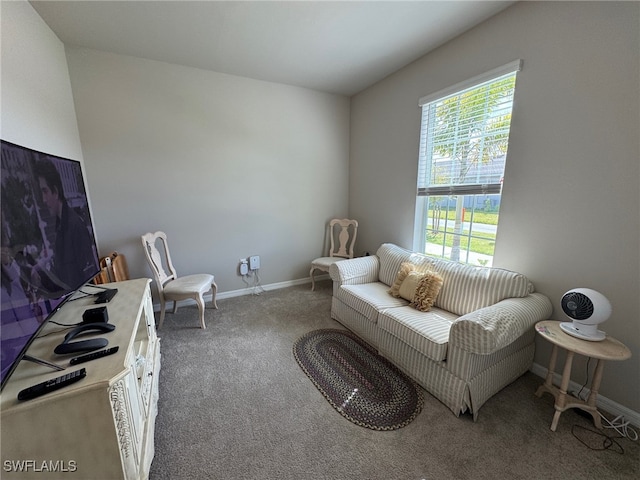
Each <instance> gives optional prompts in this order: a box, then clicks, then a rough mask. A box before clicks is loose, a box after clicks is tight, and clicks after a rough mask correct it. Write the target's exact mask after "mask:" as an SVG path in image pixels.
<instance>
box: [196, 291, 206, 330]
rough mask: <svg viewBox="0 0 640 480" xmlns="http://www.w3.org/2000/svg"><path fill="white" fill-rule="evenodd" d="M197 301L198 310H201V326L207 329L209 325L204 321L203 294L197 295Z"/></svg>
mask: <svg viewBox="0 0 640 480" xmlns="http://www.w3.org/2000/svg"><path fill="white" fill-rule="evenodd" d="M196 303H197V304H198V310H199V311H200V327H201V328H202V329H205V328H207V326H206V325H205V323H204V299H203V298H202V295H198V296H197V297H196Z"/></svg>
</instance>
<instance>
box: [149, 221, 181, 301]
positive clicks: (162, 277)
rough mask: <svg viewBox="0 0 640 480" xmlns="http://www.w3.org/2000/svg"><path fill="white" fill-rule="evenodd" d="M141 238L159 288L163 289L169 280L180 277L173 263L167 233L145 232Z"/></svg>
mask: <svg viewBox="0 0 640 480" xmlns="http://www.w3.org/2000/svg"><path fill="white" fill-rule="evenodd" d="M141 238H142V246H143V248H144V253H145V256H146V258H147V262H148V263H149V267H151V271H152V272H153V276H154V277H155V280H156V282H157V284H158V289H162V288H163V287H164V286H165V285H166V284H167V282H169V281H171V280H174V279H175V278H177V277H178V274H177V273H176V269H175V268H173V263H171V255H169V246H168V244H167V235H166V234H165V233H164V232H155V233H145V234H144V235H142V236H141ZM163 258H164V261H163ZM165 266H166V270H165ZM167 270H169V271H168V272H167Z"/></svg>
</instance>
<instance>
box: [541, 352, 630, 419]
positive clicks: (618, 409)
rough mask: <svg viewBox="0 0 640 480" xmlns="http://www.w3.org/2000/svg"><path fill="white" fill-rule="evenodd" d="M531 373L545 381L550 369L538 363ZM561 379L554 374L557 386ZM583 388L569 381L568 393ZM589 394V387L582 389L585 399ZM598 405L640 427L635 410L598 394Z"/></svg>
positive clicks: (558, 375)
mask: <svg viewBox="0 0 640 480" xmlns="http://www.w3.org/2000/svg"><path fill="white" fill-rule="evenodd" d="M530 371H531V372H532V373H534V374H536V375H538V376H539V377H541V378H542V379H545V378H546V377H547V372H548V368H546V367H543V366H542V365H540V364H538V363H534V364H533V365H532V366H531V369H530ZM561 379H562V376H561V375H560V374H558V373H555V372H554V375H553V382H554V384H555V385H560V383H561ZM581 388H582V385H580V384H579V383H576V382H574V381H573V380H569V389H568V391H570V392H571V391H575V392H578V391H580V389H581ZM589 393H591V390H589V389H588V388H587V387H585V388H584V389H582V397H583V398H587V397H588V396H589ZM596 404H597V406H598V408H600V409H602V410H604V411H606V412H609V413H610V414H612V415H613V416H614V417H617V416H618V415H622V416H623V417H624V418H625V419H626V420H628V421H629V422H631V424H632V425H635V426H636V427H637V426H640V413H638V412H635V411H633V410H631V409H630V408H627V407H625V406H623V405H620V404H619V403H616V402H614V401H613V400H611V399H609V398H607V397H604V396H602V395H600V394H598V398H597V401H596Z"/></svg>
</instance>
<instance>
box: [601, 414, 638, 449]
mask: <svg viewBox="0 0 640 480" xmlns="http://www.w3.org/2000/svg"><path fill="white" fill-rule="evenodd" d="M598 414H599V415H600V417H602V419H603V420H604V421H605V422H606V423H607V424H608V425H603V426H602V428H609V429H613V430H615V431H616V432H617V433H618V435H620V436H621V437H623V438H628V439H629V440H631V441H632V442H636V441H638V432H636V431H635V430H634V429H633V427H631V422H629V420H625V418H624V416H622V415H618V416H617V417H616V418H614V419H613V420H611V421H609V419H608V418H607V417H605V416H604V415H602V414H601V413H600V412H598Z"/></svg>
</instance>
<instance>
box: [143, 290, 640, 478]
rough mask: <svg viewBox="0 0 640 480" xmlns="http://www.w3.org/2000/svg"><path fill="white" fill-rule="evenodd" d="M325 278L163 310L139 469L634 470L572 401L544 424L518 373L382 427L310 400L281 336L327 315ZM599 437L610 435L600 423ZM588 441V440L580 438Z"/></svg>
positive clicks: (606, 474)
mask: <svg viewBox="0 0 640 480" xmlns="http://www.w3.org/2000/svg"><path fill="white" fill-rule="evenodd" d="M330 305H331V284H330V282H328V281H324V282H319V283H318V284H317V286H316V291H315V292H311V291H310V286H309V285H302V286H297V287H290V288H286V289H281V290H275V291H269V292H266V293H263V294H261V295H259V296H245V297H236V298H230V299H225V300H219V301H218V306H219V309H218V310H214V309H207V311H206V322H207V329H206V330H201V329H200V328H198V315H197V309H196V307H195V306H184V307H181V308H180V309H179V311H178V313H177V314H175V315H172V314H167V316H166V319H165V323H164V326H163V329H162V330H161V331H160V332H159V334H160V337H161V339H162V340H161V342H162V344H161V345H162V370H161V373H160V400H159V414H158V417H157V420H156V435H155V458H154V461H153V464H152V466H151V475H150V478H151V479H152V480H160V479H171V480H175V479H182V478H189V479H199V478H201V479H225V480H232V479H261V480H270V479H274V480H275V479H278V480H280V479H282V480H288V479H291V480H294V479H295V480H306V479H314V480H315V479H318V480H322V479H327V480H329V479H331V480H333V479H371V480H375V479H380V480H389V479H411V480H420V479H470V480H471V479H473V480H477V479H491V480H494V479H495V478H496V477H497V478H510V479H540V478H546V479H567V478H576V479H577V478H579V479H626V478H629V479H630V478H634V479H635V478H640V445H639V444H638V442H632V441H630V440H628V439H619V440H617V441H618V442H619V444H620V445H621V446H622V447H623V448H624V454H619V453H616V452H614V451H613V450H611V449H610V450H604V451H593V450H591V449H589V448H587V447H586V446H584V445H583V444H582V443H580V442H579V441H578V439H576V438H575V437H574V436H573V435H572V433H571V430H572V426H573V425H578V426H582V427H587V428H593V427H592V423H591V422H590V421H589V420H587V419H586V418H584V417H582V416H580V415H578V414H577V413H575V412H574V411H573V410H570V411H567V412H565V413H563V414H562V416H561V418H560V423H559V425H558V429H557V432H552V431H551V430H549V426H550V424H551V419H552V417H553V412H554V410H553V398H552V397H551V396H550V395H544V396H543V397H542V398H537V397H535V395H534V392H535V390H536V388H537V387H538V385H539V384H540V383H541V382H542V379H541V378H539V377H537V376H535V375H534V374H531V373H527V374H525V375H524V376H523V377H521V378H520V379H519V380H517V381H516V382H514V383H513V384H511V385H509V386H508V387H506V388H505V389H504V390H502V391H501V392H500V393H499V394H498V395H496V396H494V397H493V398H492V399H490V400H489V401H488V402H487V403H486V404H485V405H484V406H483V407H482V409H481V410H480V414H479V418H478V421H477V422H476V423H474V422H473V420H472V418H471V416H470V415H462V416H461V417H459V418H456V417H455V416H454V415H453V413H451V411H450V410H449V409H447V408H446V407H445V406H444V405H442V404H441V403H440V402H439V401H438V400H436V399H435V398H434V397H432V396H430V395H428V394H426V395H425V405H424V408H423V411H422V412H421V413H420V415H418V417H417V418H416V419H415V420H414V421H413V422H412V423H410V424H409V425H408V426H406V427H404V428H401V429H399V430H394V431H390V432H378V431H373V430H370V429H367V428H363V427H359V426H357V425H354V424H353V423H351V422H349V421H348V420H347V419H345V418H343V417H342V416H341V415H340V414H339V413H338V412H336V411H335V410H334V409H333V408H332V407H331V405H329V403H328V402H327V401H326V400H325V399H324V398H323V397H322V394H321V393H320V392H319V391H318V390H317V389H316V388H315V387H314V386H313V384H312V383H311V381H310V380H309V379H308V378H307V376H306V375H305V374H304V372H303V371H302V370H301V369H300V367H299V366H298V364H297V363H296V361H295V359H294V357H293V353H292V345H293V342H294V341H295V340H296V339H297V338H298V337H300V336H301V335H302V334H304V333H306V332H309V331H311V330H315V329H319V328H341V326H340V325H339V324H338V323H337V322H335V321H334V320H331V318H330ZM609 434H612V432H609ZM581 438H586V439H587V441H589V442H590V444H592V445H593V446H594V447H597V448H599V447H600V446H601V444H602V442H601V440H599V439H597V438H596V437H595V436H594V435H591V434H589V435H588V436H586V437H585V435H584V434H583V435H582V436H581Z"/></svg>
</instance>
